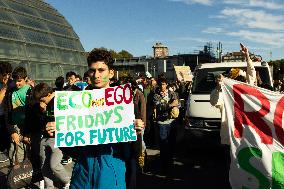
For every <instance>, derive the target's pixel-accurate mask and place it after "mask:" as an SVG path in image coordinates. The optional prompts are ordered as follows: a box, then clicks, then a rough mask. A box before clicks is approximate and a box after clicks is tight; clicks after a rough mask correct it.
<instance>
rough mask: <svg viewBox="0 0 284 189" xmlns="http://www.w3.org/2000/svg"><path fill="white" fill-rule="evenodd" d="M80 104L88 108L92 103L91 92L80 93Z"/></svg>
mask: <svg viewBox="0 0 284 189" xmlns="http://www.w3.org/2000/svg"><path fill="white" fill-rule="evenodd" d="M82 104H83V105H84V107H85V108H90V107H91V104H92V94H91V93H90V92H87V91H84V92H83V93H82Z"/></svg>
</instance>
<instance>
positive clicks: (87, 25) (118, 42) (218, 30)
mask: <svg viewBox="0 0 284 189" xmlns="http://www.w3.org/2000/svg"><path fill="white" fill-rule="evenodd" d="M46 2H47V3H49V4H50V5H52V6H53V7H54V8H55V9H57V10H58V11H59V13H61V14H62V15H63V16H64V17H65V18H66V20H67V21H68V22H69V23H70V24H71V25H72V27H73V29H74V31H75V32H76V33H77V35H78V36H79V38H80V41H81V43H82V45H83V47H84V49H85V51H90V50H92V49H93V48H98V47H105V48H108V49H113V50H115V51H121V50H127V51H128V52H130V53H131V54H133V55H134V56H153V49H152V46H153V45H154V44H155V43H156V42H161V43H163V44H164V45H166V46H167V47H168V48H169V53H170V55H176V54H184V53H194V52H198V51H199V50H202V49H203V46H204V45H206V43H208V42H210V43H212V47H213V49H212V50H213V52H214V53H216V47H217V44H218V42H219V41H220V42H221V43H222V47H223V54H226V53H227V52H232V51H239V50H240V49H239V46H240V45H239V44H240V43H243V44H244V45H246V46H248V48H249V50H250V51H251V52H252V53H255V54H258V55H261V56H262V58H263V60H266V61H269V60H278V59H284V11H283V10H284V1H283V0H46Z"/></svg>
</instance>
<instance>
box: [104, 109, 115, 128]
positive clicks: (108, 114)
mask: <svg viewBox="0 0 284 189" xmlns="http://www.w3.org/2000/svg"><path fill="white" fill-rule="evenodd" d="M112 113H113V110H109V111H104V115H105V125H106V124H107V123H108V122H109V118H110V117H111V114H112Z"/></svg>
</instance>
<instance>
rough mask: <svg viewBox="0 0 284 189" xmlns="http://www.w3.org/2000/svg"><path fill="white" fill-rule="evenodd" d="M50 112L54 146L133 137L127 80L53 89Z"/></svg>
mask: <svg viewBox="0 0 284 189" xmlns="http://www.w3.org/2000/svg"><path fill="white" fill-rule="evenodd" d="M54 113H55V122H56V133H55V146H56V147H72V146H85V145H98V144H107V143H118V142H127V141H135V140H137V136H136V132H135V129H134V123H133V121H134V119H135V116H134V105H133V96H132V89H131V86H130V85H129V84H126V85H121V86H117V87H110V88H106V89H94V90H85V91H56V93H55V105H54Z"/></svg>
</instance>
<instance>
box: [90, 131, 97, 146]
mask: <svg viewBox="0 0 284 189" xmlns="http://www.w3.org/2000/svg"><path fill="white" fill-rule="evenodd" d="M89 133H90V144H93V143H95V142H94V139H95V138H97V137H98V130H96V129H94V130H90V131H89Z"/></svg>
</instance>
